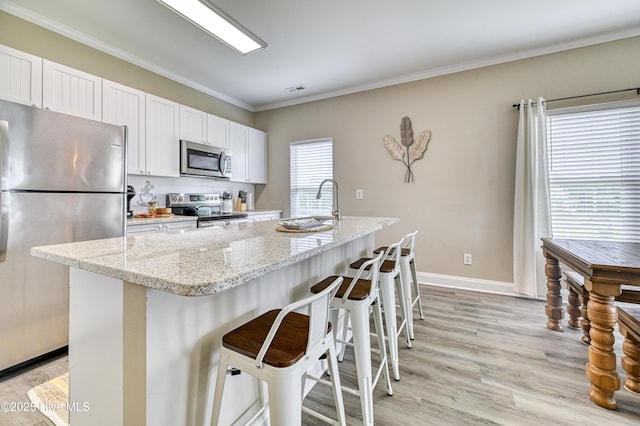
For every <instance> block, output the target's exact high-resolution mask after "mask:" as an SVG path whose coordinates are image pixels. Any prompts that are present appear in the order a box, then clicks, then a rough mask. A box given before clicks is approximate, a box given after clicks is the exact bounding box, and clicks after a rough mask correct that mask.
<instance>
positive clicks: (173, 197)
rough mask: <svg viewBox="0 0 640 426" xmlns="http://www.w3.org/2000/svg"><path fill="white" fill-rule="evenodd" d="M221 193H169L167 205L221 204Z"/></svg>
mask: <svg viewBox="0 0 640 426" xmlns="http://www.w3.org/2000/svg"><path fill="white" fill-rule="evenodd" d="M220 204H221V201H220V194H186V193H171V194H167V207H176V206H219V205H220Z"/></svg>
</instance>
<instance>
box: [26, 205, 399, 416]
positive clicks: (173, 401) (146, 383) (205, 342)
mask: <svg viewBox="0 0 640 426" xmlns="http://www.w3.org/2000/svg"><path fill="white" fill-rule="evenodd" d="M397 221H398V219H396V218H370V217H345V218H343V220H342V221H340V222H337V223H334V224H333V225H334V226H333V229H331V230H328V231H323V232H310V233H283V232H277V231H276V226H277V225H278V221H265V222H254V223H240V224H233V225H230V226H226V227H223V228H214V229H198V230H194V231H190V232H184V233H180V234H152V235H138V236H129V237H123V238H112V239H105V240H96V241H87V242H81V243H70V244H61V245H55V246H46V247H35V248H33V249H32V254H33V255H35V256H38V257H42V258H45V259H47V260H50V261H54V262H58V263H62V264H65V265H68V266H69V267H70V307H69V309H70V315H69V323H70V324H69V376H70V395H69V399H70V402H71V404H72V407H78V408H80V409H78V410H75V411H74V410H72V411H71V412H70V413H69V414H70V421H71V424H73V425H74V426H82V425H100V424H105V425H119V424H120V425H130V424H135V425H144V424H147V425H154V426H155V425H209V423H210V417H211V406H212V401H213V389H214V385H215V372H216V367H217V360H218V352H219V351H218V345H219V342H220V339H221V337H222V335H223V334H225V333H226V332H227V331H229V330H231V329H233V328H234V327H236V326H237V325H239V324H241V323H244V322H246V321H248V320H250V319H252V318H254V317H256V316H258V315H260V314H261V313H263V312H265V311H267V310H269V309H273V308H280V307H283V306H285V305H286V304H288V303H290V302H291V301H293V300H297V299H300V298H303V297H305V296H307V295H308V289H309V287H310V285H312V284H314V283H316V282H317V281H319V280H321V279H323V278H324V277H325V276H327V275H330V274H335V273H344V272H345V271H346V269H347V268H348V265H349V262H350V261H352V260H353V259H357V258H359V257H361V256H363V255H365V254H367V253H368V252H369V253H370V251H371V249H372V248H373V246H374V234H375V232H376V231H378V230H380V229H382V228H384V227H387V226H390V225H392V224H394V223H396V222H397ZM259 394H260V392H259V387H258V386H257V385H256V383H255V380H253V379H252V378H251V376H249V375H247V374H240V375H234V376H231V377H229V378H228V380H227V387H226V390H225V397H224V401H226V403H224V402H223V404H224V407H223V413H222V417H221V420H222V424H230V423H231V422H233V421H236V420H239V424H242V423H243V420H246V419H247V418H249V417H251V415H252V414H253V413H255V411H257V408H258V407H257V405H258V399H259Z"/></svg>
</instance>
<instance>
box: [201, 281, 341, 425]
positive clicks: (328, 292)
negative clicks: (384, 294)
mask: <svg viewBox="0 0 640 426" xmlns="http://www.w3.org/2000/svg"><path fill="white" fill-rule="evenodd" d="M342 281H343V280H342V278H341V277H335V278H334V280H333V281H331V282H330V283H327V285H326V286H325V287H324V288H323V289H322V291H319V292H316V294H313V295H312V296H310V297H307V298H305V299H303V300H300V301H298V302H294V303H291V304H289V305H287V306H286V307H285V308H283V309H282V310H279V309H275V310H272V311H269V312H266V313H264V314H262V315H260V316H259V317H257V318H255V319H253V320H251V321H249V322H247V323H245V324H243V325H241V326H240V327H238V328H236V329H234V330H233V331H230V332H229V333H227V334H225V335H224V336H223V337H222V347H221V350H220V361H219V363H218V375H217V379H216V388H215V395H214V403H213V417H212V424H218V421H219V419H220V409H221V405H222V395H223V392H224V385H225V379H226V377H227V369H228V367H229V366H233V367H235V368H238V369H240V370H241V371H244V372H245V373H247V374H251V375H252V376H254V377H256V378H257V379H259V380H263V381H265V382H266V383H267V384H268V389H269V418H270V421H271V424H272V425H283V426H285V425H287V426H288V425H300V424H301V421H302V411H304V412H306V413H308V414H311V415H314V416H315V417H318V418H320V419H322V420H325V421H329V422H331V423H333V424H337V425H345V424H346V417H345V412H344V403H343V400H342V386H341V384H340V375H339V372H338V362H337V354H336V348H335V342H334V338H333V333H332V331H331V324H330V323H329V309H330V306H331V300H332V299H333V296H334V295H335V293H336V291H337V290H338V288H339V286H340V284H342ZM302 308H306V309H307V312H308V315H303V314H300V313H298V312H293V311H294V310H300V309H302ZM327 352H329V355H328V356H327V360H328V364H329V373H330V377H331V382H330V383H331V385H332V386H333V397H334V401H335V405H336V410H337V414H338V421H332V420H331V419H329V418H327V417H325V416H323V415H321V414H319V413H316V412H314V411H312V410H310V409H308V408H306V407H303V406H302V399H303V394H302V391H303V386H302V384H303V381H304V379H305V377H306V372H307V370H308V369H309V368H310V367H311V366H312V365H313V364H314V363H316V362H317V361H318V359H319V358H320V357H321V356H322V355H323V354H325V353H327ZM265 408H266V406H263V407H262V408H261V409H260V411H259V412H258V414H256V416H254V418H256V417H257V416H258V415H260V414H261V413H262V412H263V411H264V410H265Z"/></svg>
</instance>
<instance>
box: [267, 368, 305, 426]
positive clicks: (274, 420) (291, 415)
mask: <svg viewBox="0 0 640 426" xmlns="http://www.w3.org/2000/svg"><path fill="white" fill-rule="evenodd" d="M269 419H270V421H271V424H272V425H282V426H300V425H301V424H302V379H301V377H300V375H298V374H281V375H280V374H279V375H277V376H276V375H272V376H271V377H270V378H269Z"/></svg>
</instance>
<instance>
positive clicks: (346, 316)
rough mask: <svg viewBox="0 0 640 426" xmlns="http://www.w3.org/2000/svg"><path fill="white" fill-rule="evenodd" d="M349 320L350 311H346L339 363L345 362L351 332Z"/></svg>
mask: <svg viewBox="0 0 640 426" xmlns="http://www.w3.org/2000/svg"><path fill="white" fill-rule="evenodd" d="M349 319H350V315H349V311H348V310H346V309H345V311H344V318H343V320H342V347H341V348H340V353H339V354H338V361H340V362H342V361H343V360H344V352H345V351H346V350H347V332H348V331H349ZM336 324H337V322H336Z"/></svg>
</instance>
